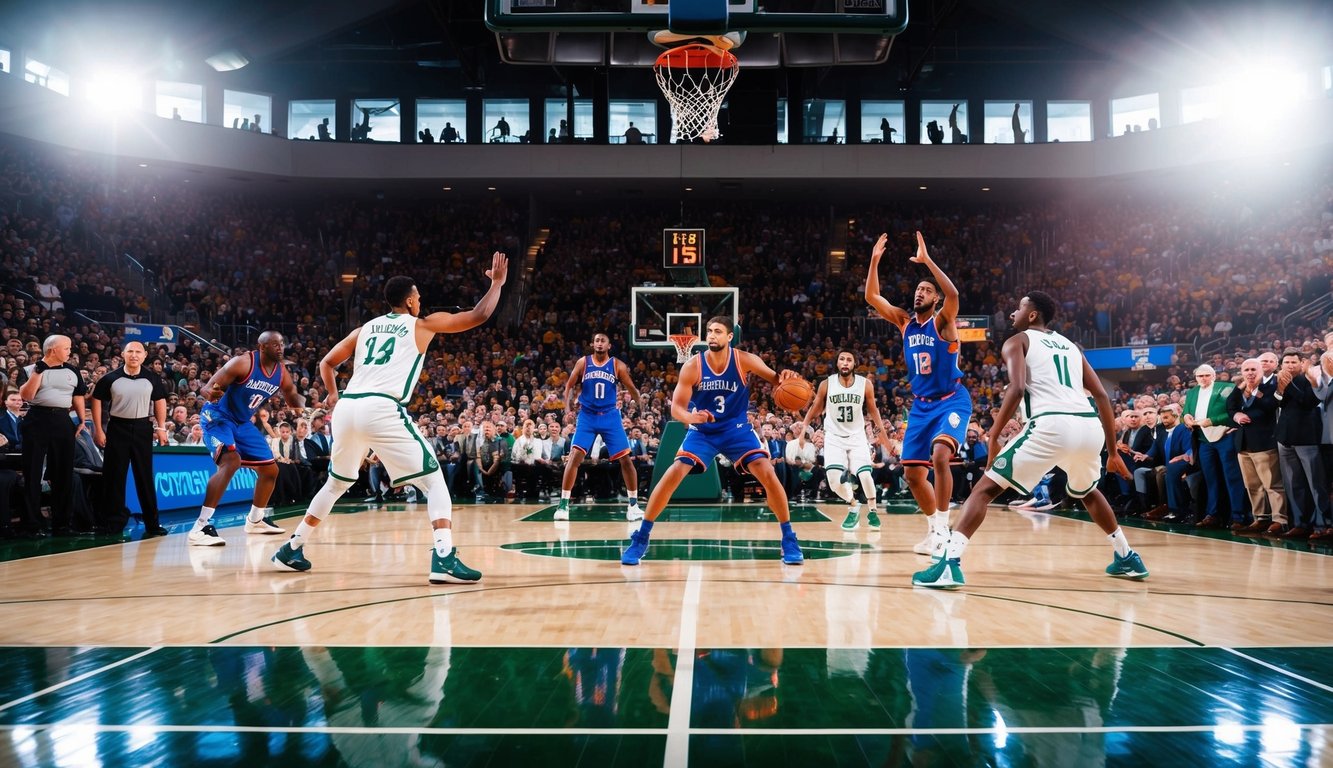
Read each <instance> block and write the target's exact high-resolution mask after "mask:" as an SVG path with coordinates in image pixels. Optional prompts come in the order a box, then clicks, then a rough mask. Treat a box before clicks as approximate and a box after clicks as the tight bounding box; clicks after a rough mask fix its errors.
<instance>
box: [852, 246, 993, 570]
mask: <svg viewBox="0 0 1333 768" xmlns="http://www.w3.org/2000/svg"><path fill="white" fill-rule="evenodd" d="M888 239H889V236H888V235H887V234H884V235H880V236H879V240H878V241H876V242H875V248H874V250H873V251H872V252H871V254H870V274H869V275H868V276H867V277H866V294H865V296H866V301H867V302H869V304H870V306H871V307H873V308H874V309H875V311H876V312H878V313H879V314H880V316H881V317H883V318H884V319H885V320H888V321H889V322H891V323H893V324H894V325H896V326H898V329H899V330H900V331H902V333H903V356H904V358H906V362H907V375H908V380H909V382H910V383H911V386H912V398H913V401H912V409H911V411H910V412H909V413H908V416H907V430H906V433H905V435H904V437H903V452H902V463H903V473H904V475H905V476H906V478H907V486H908V488H910V489H911V491H912V497H913V498H915V499H916V503H917V505H918V506H919V507H921V511H922V512H923V513H924V514H925V515H926V522H927V523H928V525H929V531H928V533H927V534H926V538H925V539H923V540H921V541H920V542H918V543H917V544H916V545H915V546H913V547H912V551H913V552H916V553H917V554H920V555H934V554H938V552H939V551H940V550H941V549H943V547H944V545H945V543H946V542H947V541H948V540H949V499H950V498H952V496H953V473H952V472H950V470H949V462H951V461H952V460H953V458H954V456H955V455H957V453H958V446H959V445H961V444H962V442H963V438H964V437H966V435H967V422H968V421H969V420H970V419H971V418H972V396H971V394H969V393H968V391H967V387H965V386H963V383H962V378H963V372H962V371H961V370H959V368H958V348H959V342H958V328H957V326H956V325H955V323H954V321H955V320H956V319H957V318H958V289H957V288H956V287H954V284H953V281H951V280H950V279H949V276H948V275H946V274H944V270H942V269H940V267H939V265H938V264H936V263H935V260H934V259H932V258H930V254H929V253H928V252H927V251H926V240H925V238H923V237H922V236H921V233H920V232H917V233H916V255H915V256H913V257H912V258H911V261H913V262H914V263H917V264H924V265H925V266H926V268H927V269H929V270H930V276H931V278H932V279H933V282H932V280H922V281H921V282H920V283H918V284H917V286H916V293H915V295H914V296H913V299H912V311H911V312H908V311H907V310H905V309H903V308H901V307H896V306H894V305H893V304H890V303H889V300H888V299H886V298H884V297H883V296H881V295H880V292H879V260H880V258H882V257H883V256H884V248H885V245H886V244H887V242H888ZM932 469H933V470H934V471H935V483H934V485H933V486H932V485H931V483H930V478H929V475H930V471H931V470H932Z"/></svg>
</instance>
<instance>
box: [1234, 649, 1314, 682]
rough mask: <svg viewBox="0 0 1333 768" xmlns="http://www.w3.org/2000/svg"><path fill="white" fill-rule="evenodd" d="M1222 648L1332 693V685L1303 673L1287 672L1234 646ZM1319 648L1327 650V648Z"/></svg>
mask: <svg viewBox="0 0 1333 768" xmlns="http://www.w3.org/2000/svg"><path fill="white" fill-rule="evenodd" d="M1222 650H1224V651H1226V652H1227V653H1234V654H1235V655H1237V656H1239V657H1241V658H1242V659H1245V660H1246V661H1252V662H1254V663H1255V664H1258V665H1259V666H1261V667H1264V668H1266V669H1271V670H1273V671H1274V672H1276V673H1278V674H1280V675H1286V676H1287V677H1290V678H1291V679H1292V680H1299V681H1300V682H1302V683H1305V684H1306V685H1313V686H1314V687H1316V688H1318V689H1319V690H1321V691H1328V692H1329V693H1333V686H1328V685H1324V684H1323V683H1321V682H1319V681H1318V680H1311V679H1310V678H1308V677H1305V676H1304V675H1298V674H1296V673H1295V672H1289V671H1287V670H1285V669H1283V668H1282V667H1279V666H1277V665H1275V664H1269V663H1268V662H1266V661H1264V660H1263V659H1256V658H1255V657H1253V656H1251V655H1249V654H1248V653H1241V652H1240V651H1238V650H1236V649H1235V648H1223V649H1222ZM1321 650H1327V648H1324V649H1321Z"/></svg>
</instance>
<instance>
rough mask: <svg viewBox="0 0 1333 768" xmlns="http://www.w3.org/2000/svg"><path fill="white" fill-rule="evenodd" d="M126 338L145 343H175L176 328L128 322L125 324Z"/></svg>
mask: <svg viewBox="0 0 1333 768" xmlns="http://www.w3.org/2000/svg"><path fill="white" fill-rule="evenodd" d="M125 340H126V341H142V342H143V343H145V344H175V343H176V329H175V328H172V327H171V326H169V325H147V324H144V323H127V324H126V325H125Z"/></svg>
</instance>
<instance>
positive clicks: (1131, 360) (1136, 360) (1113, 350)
mask: <svg viewBox="0 0 1333 768" xmlns="http://www.w3.org/2000/svg"><path fill="white" fill-rule="evenodd" d="M1175 354H1176V347H1175V345H1173V344H1155V345H1151V346H1143V347H1107V348H1105V349H1085V350H1083V357H1084V359H1086V360H1087V361H1088V365H1091V366H1092V369H1093V370H1094V371H1110V370H1117V369H1118V370H1130V371H1151V370H1153V369H1155V368H1166V367H1169V366H1170V365H1171V364H1172V362H1173V360H1174V357H1175Z"/></svg>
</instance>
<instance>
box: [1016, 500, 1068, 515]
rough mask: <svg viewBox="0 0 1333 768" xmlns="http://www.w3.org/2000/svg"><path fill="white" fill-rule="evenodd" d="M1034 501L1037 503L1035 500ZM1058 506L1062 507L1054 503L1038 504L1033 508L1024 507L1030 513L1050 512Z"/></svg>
mask: <svg viewBox="0 0 1333 768" xmlns="http://www.w3.org/2000/svg"><path fill="white" fill-rule="evenodd" d="M1033 501H1034V502H1036V500H1035V499H1034V500H1033ZM1058 506H1060V505H1059V504H1056V503H1055V502H1053V501H1042V502H1036V503H1034V504H1032V506H1030V507H1024V509H1026V510H1028V511H1029V512H1048V511H1050V510H1052V509H1055V508H1056V507H1058Z"/></svg>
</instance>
